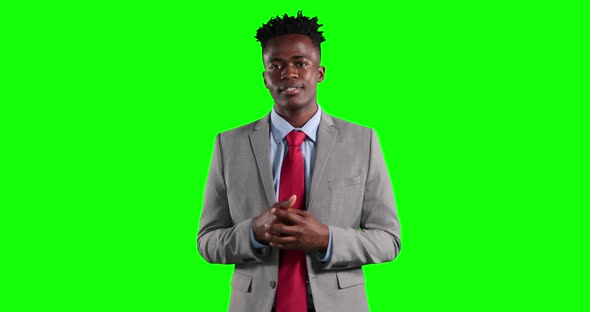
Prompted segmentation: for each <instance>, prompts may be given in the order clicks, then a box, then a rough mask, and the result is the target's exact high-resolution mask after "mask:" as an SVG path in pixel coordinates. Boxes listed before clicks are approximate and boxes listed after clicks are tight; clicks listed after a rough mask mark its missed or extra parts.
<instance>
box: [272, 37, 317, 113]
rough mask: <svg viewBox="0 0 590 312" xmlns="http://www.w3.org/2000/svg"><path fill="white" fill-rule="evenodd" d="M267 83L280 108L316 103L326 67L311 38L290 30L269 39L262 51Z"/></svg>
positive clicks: (291, 108) (277, 106)
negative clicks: (292, 32)
mask: <svg viewBox="0 0 590 312" xmlns="http://www.w3.org/2000/svg"><path fill="white" fill-rule="evenodd" d="M262 57H263V61H264V67H265V71H264V73H263V76H264V84H265V85H266V87H267V88H268V90H269V91H270V95H271V96H272V98H273V99H274V102H275V107H276V108H277V109H279V110H290V111H292V110H299V109H305V108H311V107H314V106H315V105H316V104H317V102H316V89H317V84H318V82H321V81H323V80H324V72H325V69H324V67H323V66H319V61H320V55H319V51H318V49H317V48H315V47H314V46H313V43H312V42H311V39H310V38H309V37H308V36H305V35H299V34H289V35H282V36H279V37H276V38H273V39H271V40H269V41H268V42H267V43H266V47H265V48H264V51H263V53H262Z"/></svg>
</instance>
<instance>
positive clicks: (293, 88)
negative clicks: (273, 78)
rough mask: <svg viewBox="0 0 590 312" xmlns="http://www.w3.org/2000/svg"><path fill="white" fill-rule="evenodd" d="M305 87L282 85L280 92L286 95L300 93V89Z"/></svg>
mask: <svg viewBox="0 0 590 312" xmlns="http://www.w3.org/2000/svg"><path fill="white" fill-rule="evenodd" d="M302 88H303V86H300V85H297V86H285V87H280V88H279V92H281V93H283V94H286V95H294V94H297V93H299V91H300V90H301V89H302Z"/></svg>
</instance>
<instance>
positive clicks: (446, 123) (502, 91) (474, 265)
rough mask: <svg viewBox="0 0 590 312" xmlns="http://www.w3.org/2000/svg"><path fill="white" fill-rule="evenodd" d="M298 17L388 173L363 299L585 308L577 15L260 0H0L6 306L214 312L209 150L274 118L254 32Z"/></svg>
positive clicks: (583, 65) (322, 92)
mask: <svg viewBox="0 0 590 312" xmlns="http://www.w3.org/2000/svg"><path fill="white" fill-rule="evenodd" d="M299 9H303V12H304V14H305V15H311V16H319V18H320V23H322V24H324V25H325V26H324V27H323V28H322V29H323V30H324V34H325V36H326V38H327V41H326V42H325V43H324V44H323V46H322V49H323V51H322V53H323V54H322V63H323V65H324V66H325V67H326V79H325V81H324V82H323V83H322V84H321V85H320V86H319V89H318V98H319V102H320V105H321V106H322V108H323V109H324V110H325V111H326V112H327V113H329V114H332V115H335V116H337V117H340V118H343V119H346V120H349V121H352V122H355V123H359V124H362V125H365V126H369V127H371V128H374V129H375V130H376V131H377V133H378V135H379V139H380V142H381V145H382V148H383V152H384V155H385V157H386V162H387V165H388V168H389V171H390V175H391V178H392V181H393V187H394V192H395V195H396V200H397V203H398V210H399V216H400V220H401V224H402V245H403V248H402V252H401V254H400V255H399V257H398V258H397V259H396V260H394V261H393V262H391V263H386V264H380V265H370V266H366V267H365V268H364V272H365V276H366V280H367V281H366V288H367V294H368V300H369V304H370V308H371V311H497V310H504V311H523V310H530V311H553V310H562V311H586V310H588V308H589V304H588V300H587V299H586V297H587V292H588V277H589V276H588V252H587V249H588V235H587V234H586V232H587V230H586V229H587V220H588V213H587V209H588V208H589V206H590V205H588V201H587V194H588V170H587V159H588V153H587V151H586V149H587V146H588V135H587V134H588V133H587V132H588V116H587V114H586V112H585V108H584V107H586V106H587V105H588V103H589V101H588V70H587V60H588V55H589V54H588V49H587V47H586V44H587V41H588V37H587V36H588V32H587V30H588V12H587V10H586V9H585V8H584V7H582V6H580V5H577V4H576V3H574V2H571V3H570V2H567V1H559V2H555V3H550V2H533V1H530V2H506V3H502V2H496V1H484V2H472V1H469V2H468V1H465V2H446V1H440V2H423V1H421V2H413V1H404V2H386V1H382V2H374V1H365V2H355V3H352V2H336V1H268V0H266V1H255V2H254V1H252V2H248V1H236V2H228V1H218V2H206V3H199V2H197V1H190V2H189V1H185V2H176V1H166V2H162V3H156V2H139V1H138V2H125V1H123V2H104V1H88V2H55V3H50V2H38V3H35V2H27V3H23V4H20V5H18V7H17V6H12V7H11V6H9V5H6V4H3V5H2V9H0V12H1V13H0V17H1V18H0V23H1V24H2V25H1V26H2V28H1V29H2V30H1V36H2V42H1V43H0V44H1V45H2V49H1V50H2V52H0V53H2V54H3V57H2V60H0V64H1V68H2V69H0V74H1V76H2V78H3V79H2V80H3V81H4V82H3V83H2V85H1V86H0V90H1V92H0V103H2V104H1V105H0V107H1V108H0V127H1V129H0V130H2V131H1V132H0V133H1V134H0V139H1V142H2V144H1V146H2V147H1V148H2V153H1V154H2V156H1V157H2V158H3V161H2V165H1V166H2V167H1V168H2V171H1V172H0V175H1V176H2V180H3V181H4V182H3V187H2V191H1V194H2V197H1V199H0V200H1V201H0V205H1V206H2V209H1V210H0V211H1V216H0V219H1V220H0V222H1V231H2V232H4V233H2V245H3V248H2V249H3V251H2V257H1V260H0V261H2V266H1V267H2V268H1V269H0V270H1V271H0V274H1V275H0V280H1V282H0V285H1V287H2V290H1V294H0V297H1V299H0V309H2V310H3V311H225V310H227V307H228V302H229V294H230V290H231V289H230V285H229V284H230V278H231V272H232V270H233V267H232V266H229V265H213V264H208V263H206V262H205V261H204V260H203V259H202V258H201V257H200V256H199V254H198V252H197V250H196V246H195V238H196V232H197V228H198V222H199V216H200V210H201V203H202V197H203V191H204V185H205V181H206V175H207V171H208V166H209V163H210V160H211V154H212V151H213V142H214V138H215V135H216V134H217V133H218V132H221V131H225V130H229V129H231V128H234V127H237V126H239V125H242V124H245V123H248V122H251V121H254V120H256V119H258V118H261V117H262V116H264V115H265V114H267V113H268V112H269V111H270V109H271V107H272V100H271V98H270V96H269V94H268V91H267V90H266V89H265V88H264V85H263V80H262V77H261V72H262V70H263V67H262V62H261V49H260V46H259V44H258V43H257V42H255V40H254V39H253V36H254V34H255V31H256V29H257V28H258V27H259V26H261V24H262V23H264V22H266V21H267V20H268V19H269V18H270V17H271V16H274V15H277V14H282V13H285V12H287V13H289V14H295V13H296V11H297V10H299ZM583 103H586V104H583Z"/></svg>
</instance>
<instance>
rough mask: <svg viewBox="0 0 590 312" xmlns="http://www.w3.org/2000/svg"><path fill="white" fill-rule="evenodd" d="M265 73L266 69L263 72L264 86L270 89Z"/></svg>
mask: <svg viewBox="0 0 590 312" xmlns="http://www.w3.org/2000/svg"><path fill="white" fill-rule="evenodd" d="M265 73H266V72H265V71H263V72H262V79H263V80H264V86H265V87H266V88H267V89H268V85H267V84H266V77H265V76H264V74H265Z"/></svg>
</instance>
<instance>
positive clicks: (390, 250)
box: [323, 130, 401, 270]
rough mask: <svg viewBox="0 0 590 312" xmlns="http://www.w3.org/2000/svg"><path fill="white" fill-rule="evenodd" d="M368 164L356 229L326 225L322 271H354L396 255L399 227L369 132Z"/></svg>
mask: <svg viewBox="0 0 590 312" xmlns="http://www.w3.org/2000/svg"><path fill="white" fill-rule="evenodd" d="M370 132H371V134H370V148H369V158H368V159H369V161H368V170H367V177H366V183H365V188H364V195H363V201H362V207H361V209H362V214H361V221H360V228H359V229H355V228H343V227H336V226H330V229H331V230H332V235H333V237H332V239H333V242H332V243H333V246H332V247H333V250H332V257H331V259H330V261H329V262H328V263H324V264H323V268H324V269H326V270H330V269H333V270H341V269H350V268H358V267H360V266H362V265H365V264H371V263H381V262H387V261H391V260H393V259H394V258H395V257H396V256H397V255H398V254H399V252H400V249H401V241H400V225H399V221H398V217H397V210H396V205H395V200H394V197H393V191H392V187H391V181H390V179H389V174H388V171H387V167H386V165H385V161H384V159H383V153H382V151H381V147H380V145H379V142H378V140H377V136H376V134H375V132H374V131H373V130H371V131H370Z"/></svg>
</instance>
